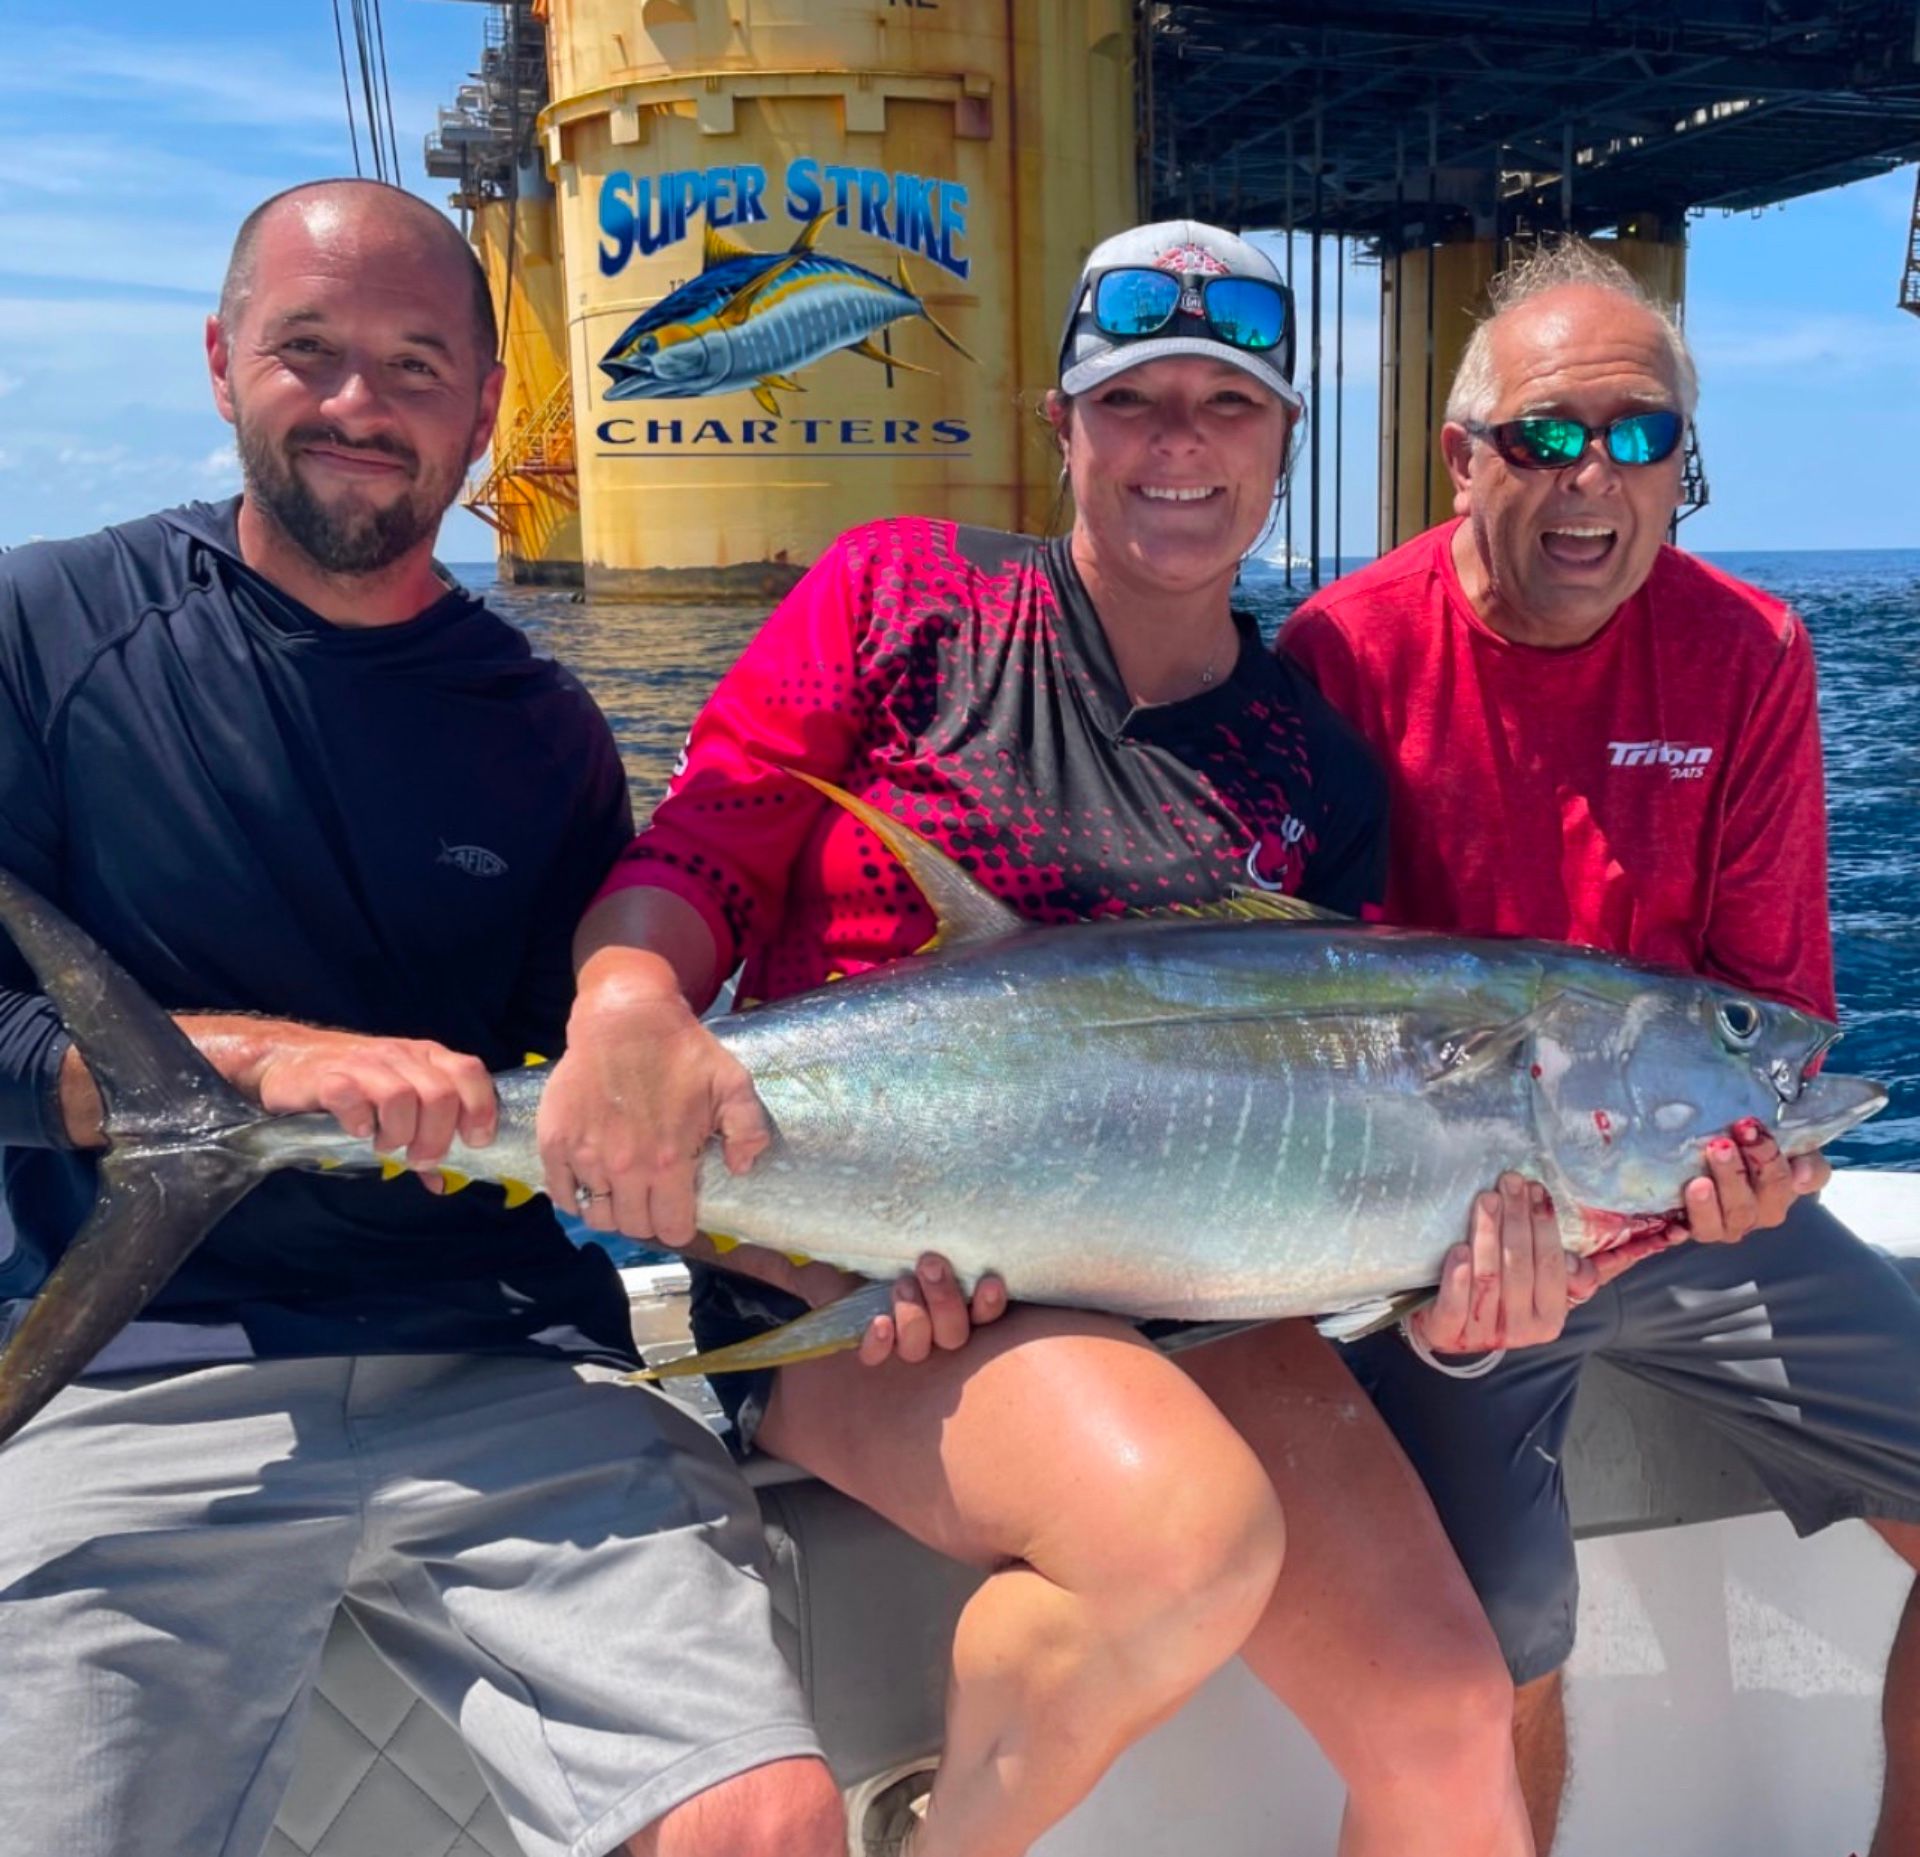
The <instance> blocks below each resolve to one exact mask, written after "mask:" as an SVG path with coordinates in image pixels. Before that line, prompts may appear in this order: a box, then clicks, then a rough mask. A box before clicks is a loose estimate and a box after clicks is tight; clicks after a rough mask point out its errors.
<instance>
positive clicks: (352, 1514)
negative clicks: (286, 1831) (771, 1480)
mask: <svg viewBox="0 0 1920 1857" xmlns="http://www.w3.org/2000/svg"><path fill="white" fill-rule="evenodd" d="M762 1554H763V1546H762V1536H761V1532H760V1527H759V1519H758V1515H757V1513H756V1510H755V1505H754V1502H753V1498H752V1495H751V1492H750V1491H749V1490H748V1489H747V1487H746V1485H745V1484H744V1483H743V1482H742V1480H741V1478H740V1476H739V1473H738V1472H737V1471H736V1470H734V1468H733V1467H732V1466H731V1465H730V1464H729V1462H728V1461H727V1457H726V1454H725V1452H724V1451H723V1450H722V1449H721V1447H720V1446H719V1444H718V1443H717V1442H716V1441H715V1440H714V1439H713V1438H712V1437H710V1436H709V1435H708V1434H707V1433H706V1431H705V1430H704V1428H703V1427H701V1426H700V1425H699V1424H698V1423H697V1422H696V1421H695V1420H693V1419H692V1418H690V1417H689V1416H687V1415H686V1414H685V1413H683V1412H681V1411H680V1410H678V1409H677V1408H675V1407H674V1406H672V1405H670V1404H669V1403H668V1402H667V1401H666V1400H664V1399H662V1398H660V1397H658V1396H657V1395H654V1394H652V1393H650V1392H647V1391H644V1390H642V1389H640V1388H638V1387H632V1386H625V1385H621V1384H619V1383H618V1382H617V1377H616V1375H615V1374H614V1373H613V1372H612V1370H610V1369H606V1368H600V1367H591V1366H570V1365H567V1364H565V1363H562V1362H553V1361H543V1360H520V1359H503V1358H494V1357H484V1358H483V1357H474V1356H459V1357H361V1358H359V1359H356V1360H341V1359H328V1360H285V1361H264V1362H249V1363H246V1364H244V1365H238V1366H222V1367H212V1368H202V1369H199V1370H196V1371H193V1372H187V1373H177V1374H166V1375H161V1374H149V1375H141V1376H137V1377H129V1378H125V1379H113V1380H96V1381H92V1382H90V1383H87V1384H84V1385H79V1386H74V1387H70V1388H69V1389H68V1390H67V1391H66V1392H64V1393H63V1394H61V1396H60V1397H59V1398H58V1399H57V1400H56V1401H55V1402H54V1403H53V1404H52V1405H51V1406H50V1407H49V1408H48V1409H47V1411H46V1412H45V1413H44V1414H43V1415H42V1416H41V1417H40V1418H38V1419H37V1420H35V1421H34V1422H33V1423H32V1424H31V1425H29V1426H28V1427H27V1429H26V1430H25V1431H23V1432H22V1433H21V1434H20V1436H19V1437H18V1438H17V1439H16V1440H15V1441H14V1442H13V1443H12V1444H10V1445H8V1446H7V1447H5V1448H4V1449H0V1747H4V1748H5V1749H6V1778H5V1783H4V1784H3V1785H0V1852H5V1853H6V1857H124V1853H126V1852H128V1851H136V1850H141V1851H157V1852H162V1853H166V1854H167V1857H189V1854H191V1857H254V1854H255V1853H257V1852H258V1851H259V1850H260V1849H261V1847H262V1846H263V1845H264V1843H265V1842H266V1839H267V1834H268V1831H269V1829H270V1828H271V1826H272V1824H273V1820H274V1815H275V1812H276V1810H277V1809H278V1806H279V1803H280V1799H281V1795H282V1794H283V1792H284V1791H285V1789H286V1786H287V1782H288V1780H289V1778H290V1775H291V1770H292V1765H293V1761H294V1755H295V1750H296V1746H297V1743H298V1738H299V1730H300V1725H301V1721H302V1718H303V1716H304V1714H305V1703H306V1699H307V1696H308V1692H309V1690H310V1688H311V1685H312V1683H313V1679H314V1675H315V1672H316V1669H317V1666H318V1664H319V1659H320V1650H321V1645H322V1642H323V1640H324V1639H325V1636H326V1632H327V1627H328V1623H329V1621H330V1619H331V1618H332V1615H333V1612H334V1608H335V1607H336V1605H340V1604H345V1605H347V1606H348V1607H350V1608H351V1609H352V1611H353V1614H354V1616H355V1618H356V1619H357V1620H358V1622H359V1624H360V1625H361V1627H362V1628H363V1629H364V1630H365V1632H366V1634H367V1636H368V1637H369V1638H370V1639H371V1640H372V1641H373V1643H374V1645H375V1646H376V1648H377V1649H378V1650H379V1651H380V1652H381V1653H382V1655H384V1656H385V1657H386V1658H387V1659H388V1660H389V1661H390V1662H391V1663H392V1664H393V1665H394V1666H395V1667H396V1668H397V1669H398V1670H399V1672H400V1673H401V1675H402V1676H404V1677H405V1678H406V1680H407V1681H408V1682H409V1683H410V1684H411V1685H412V1686H413V1687H414V1688H415V1689H416V1690H417V1691H418V1692H419V1693H420V1694H421V1695H422V1696H423V1697H424V1698H425V1699H426V1700H427V1701H428V1702H429V1703H430V1704H431V1705H432V1706H433V1707H434V1708H436V1709H437V1710H439V1711H440V1713H441V1714H443V1715H444V1716H445V1717H446V1718H447V1719H448V1721H450V1722H451V1723H452V1724H453V1725H454V1726H455V1727H456V1728H457V1729H458V1730H459V1732H460V1734H461V1736H462V1738H463V1739H464V1740H465V1741H466V1743H467V1746H468V1747H469V1748H470V1749H471V1750H472V1753H473V1756H474V1759H475V1761H476V1763H477V1764H478V1766H479V1768H480V1771H481V1773H482V1774H483V1775H484V1776H485V1778H486V1781H487V1784H488V1786H489V1787H490V1788H491V1789H492V1791H493V1795H494V1797H495V1799H496V1800H497V1801H498V1803H499V1805H500V1807H501V1810H502V1811H503V1812H504V1813H505V1815H506V1818H507V1821H508V1823H509V1824H510V1825H511V1826H512V1828H513V1832H514V1835H515V1836H516V1837H517V1838H518V1839H519V1841H520V1843H521V1844H522V1846H523V1847H524V1848H525V1849H526V1851H527V1852H528V1853H529V1854H530V1857H604V1854H605V1853H606V1852H609V1851H611V1850H613V1849H615V1848H616V1847H617V1846H619V1845H620V1844H621V1843H622V1842H623V1841H624V1840H625V1839H627V1838H629V1837H631V1836H632V1835H633V1834H634V1833H635V1832H637V1831H639V1830H640V1829H641V1828H642V1827H644V1826H646V1825H648V1824H651V1823H652V1822H653V1821H654V1820H655V1819H657V1818H659V1817H660V1816H661V1815H662V1814H663V1813H664V1812H666V1811H668V1810H670V1809H671V1808H672V1807H674V1806H676V1805H678V1804H680V1803H682V1802H683V1801H685V1800H687V1799H689V1798H691V1797H693V1796H694V1795H695V1794H697V1793H700V1792H702V1791H704V1790H705V1789H706V1788H708V1787H710V1786H712V1785H714V1784H716V1783H717V1782H719V1781H721V1780H724V1779H728V1778H730V1777H732V1776H733V1775H735V1774H737V1773H741V1772H744V1771H745V1770H746V1769H748V1768H750V1767H755V1766H759V1765H761V1764H763V1763H765V1762H767V1761H770V1760H779V1759H784V1758H788V1757H790V1756H794V1755H806V1754H814V1755H817V1754H818V1753H819V1743H818V1741H817V1740H816V1738H815V1735H814V1732H813V1728H812V1726H811V1724H810V1722H809V1721H808V1719H807V1712H806V1706H805V1703H804V1701H803V1699H802V1697H801V1695H800V1692H799V1689H798V1686H797V1685H796V1683H795V1681H794V1679H793V1677H792V1675H791V1673H790V1672H789V1670H788V1668H787V1666H786V1663H785V1662H784V1660H783V1659H782V1658H781V1656H780V1654H779V1652H778V1650H777V1649H776V1648H775V1645H774V1641H773V1636H772V1626H771V1618H770V1612H769V1606H768V1596H767V1589H766V1586H765V1583H764V1581H763V1579H762V1573H761V1565H762Z"/></svg>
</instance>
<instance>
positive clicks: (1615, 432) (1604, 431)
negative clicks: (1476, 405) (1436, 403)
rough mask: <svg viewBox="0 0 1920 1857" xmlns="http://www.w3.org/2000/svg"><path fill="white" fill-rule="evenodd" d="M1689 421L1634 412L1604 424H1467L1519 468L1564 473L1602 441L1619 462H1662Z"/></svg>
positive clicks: (1506, 421) (1664, 414) (1559, 421)
mask: <svg viewBox="0 0 1920 1857" xmlns="http://www.w3.org/2000/svg"><path fill="white" fill-rule="evenodd" d="M1686 429H1687V422H1686V421H1685V420H1684V419H1683V418H1681V416H1680V415H1679V414H1678V413H1676V412H1670V411H1667V410H1665V409H1662V410H1660V411H1658V412H1651V413H1628V414H1627V415H1626V416H1625V417H1624V418H1621V419H1615V420H1612V421H1610V422H1609V423H1608V424H1606V425H1604V426H1584V425H1582V424H1581V423H1580V421H1579V420H1577V419H1557V418H1553V417H1551V416H1547V417H1536V418H1532V419H1503V420H1501V421H1500V422H1499V423H1498V424H1497V425H1487V424H1485V423H1483V422H1482V421H1480V420H1477V419H1470V420H1468V421H1467V430H1468V431H1469V432H1471V433H1472V434H1473V436H1474V437H1475V438H1483V439H1485V440H1486V441H1487V443H1488V444H1489V445H1491V446H1492V447H1493V448H1494V450H1495V451H1497V452H1498V453H1499V454H1500V455H1501V457H1503V458H1504V459H1505V460H1506V461H1507V462H1508V463H1509V464H1511V465H1512V466H1513V467H1514V469H1515V470H1520V471H1564V470H1565V469H1566V468H1567V466H1568V465H1570V464H1578V463H1579V462H1580V460H1581V459H1582V458H1583V457H1585V456H1586V453H1587V447H1588V446H1589V445H1590V444H1592V443H1593V441H1594V440H1595V439H1600V440H1601V441H1602V442H1603V444H1604V447H1605V450H1606V454H1607V456H1608V457H1609V458H1611V459H1612V460H1613V461H1614V463H1615V464H1662V463H1664V462H1665V461H1666V460H1667V459H1668V458H1671V457H1672V456H1673V454H1674V451H1675V450H1676V449H1677V448H1678V446H1679V444H1680V440H1681V437H1682V435H1683V434H1684V433H1685V432H1686Z"/></svg>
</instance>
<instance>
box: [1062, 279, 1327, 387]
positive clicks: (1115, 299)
mask: <svg viewBox="0 0 1920 1857" xmlns="http://www.w3.org/2000/svg"><path fill="white" fill-rule="evenodd" d="M1081 303H1082V305H1083V306H1084V307H1085V308H1086V309H1087V310H1088V311H1089V312H1090V313H1091V315H1092V317H1093V324H1094V327H1095V328H1097V329H1098V330H1099V331H1100V333H1101V334H1102V335H1104V336H1107V337H1109V338H1110V339H1111V340H1114V341H1120V342H1129V341H1141V340H1144V339H1145V338H1146V337H1148V336H1152V335H1160V334H1163V333H1164V332H1165V331H1166V330H1167V329H1168V328H1169V327H1170V326H1171V325H1172V324H1173V322H1174V321H1175V319H1176V318H1177V317H1181V316H1187V317H1191V318H1194V319H1195V320H1197V321H1199V322H1202V323H1204V324H1205V325H1206V329H1207V333H1208V334H1209V335H1211V336H1212V337H1213V338H1214V340H1215V341H1218V342H1224V343H1226V345H1227V346H1228V347H1229V348H1239V349H1243V350H1245V351H1246V352H1247V353H1248V354H1254V355H1271V356H1273V357H1274V359H1275V360H1276V361H1277V362H1278V363H1279V366H1280V370H1281V372H1282V373H1284V374H1286V375H1288V376H1289V377H1291V375H1292V373H1293V295H1292V293H1291V292H1290V291H1289V290H1288V289H1287V287H1286V285H1285V284H1279V283H1274V282H1272V281H1271V280H1269V279H1267V278H1264V277H1217V276H1209V275H1207V274H1206V273H1204V272H1193V271H1188V272H1177V271H1162V270H1159V269H1158V268H1156V267H1155V266H1153V265H1146V264H1121V265H1112V266H1109V267H1107V268H1105V269H1102V270H1097V271H1089V272H1088V273H1087V278H1086V283H1085V286H1084V291H1083V294H1082V297H1081Z"/></svg>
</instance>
